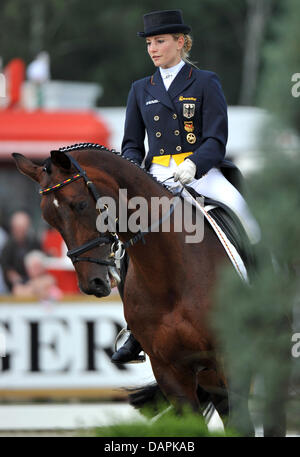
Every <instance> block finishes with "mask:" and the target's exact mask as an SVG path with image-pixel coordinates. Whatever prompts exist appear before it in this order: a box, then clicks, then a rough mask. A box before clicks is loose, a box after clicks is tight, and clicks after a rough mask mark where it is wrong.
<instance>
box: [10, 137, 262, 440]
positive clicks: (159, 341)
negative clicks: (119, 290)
mask: <svg viewBox="0 0 300 457" xmlns="http://www.w3.org/2000/svg"><path fill="white" fill-rule="evenodd" d="M13 157H14V159H15V161H16V163H17V167H18V169H19V170H20V171H21V172H22V173H24V174H25V175H27V176H29V177H30V178H31V179H33V180H34V181H36V182H38V183H39V185H40V187H41V188H42V191H41V195H42V200H41V209H42V214H43V217H44V219H45V220H46V221H47V222H48V223H49V224H50V225H52V226H53V227H55V228H56V229H57V230H58V231H59V232H60V233H61V235H62V236H63V238H64V240H65V242H66V244H67V247H68V249H69V254H70V253H71V254H70V257H71V258H72V260H73V262H74V266H75V269H76V272H77V275H78V280H79V285H80V288H81V289H82V290H83V291H84V292H85V293H88V294H94V295H96V296H98V297H101V296H105V295H108V294H109V293H110V289H111V283H110V281H111V278H110V272H109V268H110V258H109V254H110V252H111V251H110V246H111V245H112V244H113V243H114V241H115V238H114V237H115V236H117V237H119V238H120V240H121V241H122V242H123V243H125V245H126V246H127V252H128V254H129V258H130V262H129V267H128V271H127V275H126V279H125V284H124V290H123V297H122V298H123V304H124V316H125V319H126V322H127V323H128V325H129V327H130V329H131V331H132V332H133V334H134V336H135V337H136V339H137V340H138V341H139V342H140V344H141V345H142V347H143V349H144V351H145V352H146V353H147V355H148V356H149V359H150V362H151V366H152V370H153V374H154V376H155V379H156V381H157V383H158V386H159V388H160V389H161V392H162V393H163V395H164V396H165V397H166V398H167V399H168V400H169V401H170V402H172V403H173V404H174V405H176V407H177V408H178V409H179V410H180V409H181V408H182V407H183V405H185V404H188V405H190V406H191V407H192V408H193V410H194V411H199V410H201V399H202V398H203V393H206V394H208V395H209V398H210V400H211V402H212V403H213V404H214V406H215V408H216V410H217V411H218V412H219V415H220V417H221V418H222V420H223V422H224V425H228V426H231V427H233V428H234V429H236V430H237V431H238V432H239V433H241V434H242V435H247V436H253V435H254V427H253V424H252V421H251V418H250V414H249V410H248V394H249V388H250V382H251V380H250V379H249V384H248V385H244V388H243V389H244V390H243V391H239V392H234V393H232V392H231V390H230V388H229V386H230V380H229V379H228V377H227V376H226V374H225V371H226V370H225V371H224V367H223V364H222V362H221V358H220V357H219V348H218V341H217V337H216V335H215V334H214V332H213V331H212V330H211V327H210V310H211V309H212V308H213V290H214V288H215V287H216V283H217V278H218V272H219V269H220V267H222V266H223V265H225V263H226V262H229V259H228V257H227V255H226V253H225V251H224V249H223V247H222V246H221V244H220V242H219V241H218V239H217V237H216V235H215V233H214V232H213V230H212V229H211V228H210V226H209V225H208V224H207V223H206V222H205V235H204V238H203V240H202V242H199V243H197V244H191V243H190V244H189V243H186V242H185V235H186V233H185V231H184V228H183V230H182V231H181V232H176V231H174V218H173V215H172V214H171V213H170V214H169V218H170V227H171V230H170V232H163V231H155V232H149V233H147V234H146V235H145V236H144V237H136V238H135V242H132V243H130V241H131V240H133V239H134V234H133V233H131V232H130V231H129V230H127V231H126V232H119V233H117V234H111V233H101V234H100V237H99V232H98V231H97V228H96V218H97V217H98V216H99V212H98V210H97V208H96V204H95V199H97V198H99V197H102V196H108V197H111V198H112V199H113V200H114V201H115V202H116V203H117V205H116V206H117V207H118V203H119V190H120V189H126V190H127V197H128V200H129V199H131V198H133V197H136V196H142V197H144V198H145V199H146V201H147V202H148V203H149V208H150V207H151V197H158V198H161V197H167V198H168V199H172V198H173V197H174V195H173V194H172V193H171V192H170V190H168V188H166V187H165V186H163V185H162V184H161V183H159V182H158V181H157V180H156V179H155V178H153V177H152V176H151V175H150V174H149V173H148V172H146V171H145V170H143V169H141V168H140V167H139V166H137V165H136V164H134V163H133V162H131V161H129V160H127V159H125V158H123V157H122V156H121V155H119V154H118V153H116V152H115V151H110V150H108V149H106V148H105V147H102V146H101V147H100V146H98V145H92V144H80V145H74V146H70V147H67V148H61V149H60V150H58V151H51V156H50V157H49V158H48V159H47V160H46V162H45V163H44V164H42V165H37V164H35V163H33V162H32V161H31V160H29V159H28V158H25V157H24V156H23V155H21V154H17V153H15V154H13ZM78 167H79V168H78ZM78 170H79V171H78ZM131 213H132V210H131V211H130V210H129V211H128V216H129V215H130V214H131ZM100 217H101V214H100ZM81 254H83V255H82V257H78V255H79V256H80V255H81ZM87 254H88V255H87ZM90 255H92V256H93V257H88V256H90ZM97 259H98V260H99V259H100V261H99V262H96V261H95V260H97ZM80 260H83V261H80ZM93 260H94V261H93ZM237 398H238V401H237ZM241 418H243V419H241Z"/></svg>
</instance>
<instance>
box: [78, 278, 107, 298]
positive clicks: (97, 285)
mask: <svg viewBox="0 0 300 457" xmlns="http://www.w3.org/2000/svg"><path fill="white" fill-rule="evenodd" d="M81 290H82V292H84V293H85V294H87V295H95V296H96V297H98V298H101V297H107V296H108V295H109V294H110V293H111V283H110V281H109V280H108V281H107V280H103V279H101V278H98V277H95V278H92V279H90V280H89V282H88V286H87V287H82V288H81Z"/></svg>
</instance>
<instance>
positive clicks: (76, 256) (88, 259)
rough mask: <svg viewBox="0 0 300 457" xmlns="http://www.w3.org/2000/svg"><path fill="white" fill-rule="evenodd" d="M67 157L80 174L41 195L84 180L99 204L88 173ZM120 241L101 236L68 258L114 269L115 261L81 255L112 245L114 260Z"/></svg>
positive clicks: (49, 188)
mask: <svg viewBox="0 0 300 457" xmlns="http://www.w3.org/2000/svg"><path fill="white" fill-rule="evenodd" d="M66 155H67V156H68V157H69V159H70V161H71V163H72V164H73V165H74V167H75V168H76V170H77V172H78V173H76V174H75V175H74V176H72V177H70V178H68V179H66V180H65V181H62V182H60V183H58V184H55V185H54V186H51V187H48V188H45V189H41V190H40V191H39V193H40V195H45V194H48V193H49V192H53V191H57V190H60V189H61V188H62V187H64V186H66V185H68V184H71V183H72V182H74V181H77V180H78V179H83V180H84V182H85V184H86V186H87V188H88V189H89V191H90V193H91V194H92V196H93V198H94V200H95V202H96V203H97V202H98V200H99V198H100V195H99V193H98V191H97V189H96V186H95V184H94V183H93V181H91V180H90V179H89V178H88V176H87V174H86V172H85V171H84V170H83V169H82V168H81V166H80V165H79V163H78V162H77V160H76V159H74V157H72V156H70V155H68V154H66ZM97 209H98V211H99V213H100V215H101V216H103V213H102V210H101V209H100V208H98V206H97ZM104 209H105V210H106V209H107V206H106V205H104ZM118 241H119V240H118V237H117V234H116V233H111V232H109V233H108V234H107V235H101V236H99V237H97V238H94V239H93V240H91V241H88V242H87V243H84V244H82V245H81V246H79V247H78V248H74V249H71V250H69V251H68V252H67V256H68V257H69V258H70V259H71V260H72V262H73V264H74V263H76V262H92V263H97V264H98V265H106V266H112V267H114V266H115V261H114V260H102V259H97V258H95V257H80V255H81V254H84V253H85V252H88V251H90V250H91V249H94V248H96V247H97V246H100V245H101V244H111V253H110V257H112V258H114V250H115V248H116V247H117V245H118Z"/></svg>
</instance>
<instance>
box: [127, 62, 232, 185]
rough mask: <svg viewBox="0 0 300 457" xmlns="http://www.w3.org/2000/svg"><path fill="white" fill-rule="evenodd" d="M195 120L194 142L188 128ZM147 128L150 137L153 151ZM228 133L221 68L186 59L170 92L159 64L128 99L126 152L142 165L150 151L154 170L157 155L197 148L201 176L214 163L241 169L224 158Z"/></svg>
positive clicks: (148, 162) (195, 158) (193, 157)
mask: <svg viewBox="0 0 300 457" xmlns="http://www.w3.org/2000/svg"><path fill="white" fill-rule="evenodd" d="M189 106H190V109H189ZM187 116H188V117H187ZM189 116H191V117H189ZM191 125H192V129H193V131H192V141H194V142H193V143H192V142H191V141H188V138H191V137H188V134H189V132H188V130H187V129H190V128H191ZM145 131H147V135H148V142H149V151H148V152H147V155H146V153H145V147H144V139H145ZM227 136H228V120H227V104H226V100H225V97H224V94H223V91H222V87H221V83H220V80H219V78H218V76H217V75H216V74H215V73H213V72H210V71H204V70H199V69H197V68H195V67H193V66H191V65H189V64H187V63H186V64H185V65H184V66H183V67H182V68H181V70H180V71H179V73H178V74H177V76H176V77H175V79H174V80H173V82H172V84H171V86H170V88H169V90H168V91H167V90H166V89H165V86H164V83H163V80H162V78H161V74H160V71H159V69H157V71H156V72H155V74H154V75H153V76H148V77H146V78H143V79H140V80H138V81H135V82H134V83H133V84H132V86H131V90H130V92H129V96H128V101H127V110H126V120H125V129H124V138H123V142H122V154H123V155H124V156H125V157H127V158H129V159H131V160H134V161H135V162H137V163H139V164H141V163H142V161H143V159H144V158H145V155H146V158H145V167H146V169H149V167H150V165H151V162H152V159H153V157H154V156H163V155H174V154H181V153H185V152H186V153H187V152H193V154H192V155H190V156H189V159H190V160H192V161H193V162H194V163H195V164H196V167H197V171H196V178H197V179H199V178H201V176H203V175H204V174H205V173H207V172H208V171H209V170H210V169H211V168H212V167H220V168H221V170H222V171H223V172H224V170H223V169H224V167H225V168H227V169H228V167H229V168H236V167H235V166H234V165H233V164H232V163H231V162H229V161H227V160H225V159H224V157H225V152H226V143H227ZM228 171H229V170H228ZM224 174H225V176H226V173H224ZM230 180H231V179H230ZM231 181H232V180H231Z"/></svg>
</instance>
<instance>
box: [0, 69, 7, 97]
mask: <svg viewBox="0 0 300 457" xmlns="http://www.w3.org/2000/svg"><path fill="white" fill-rule="evenodd" d="M5 97H6V78H5V76H4V74H3V73H0V98H5Z"/></svg>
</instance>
